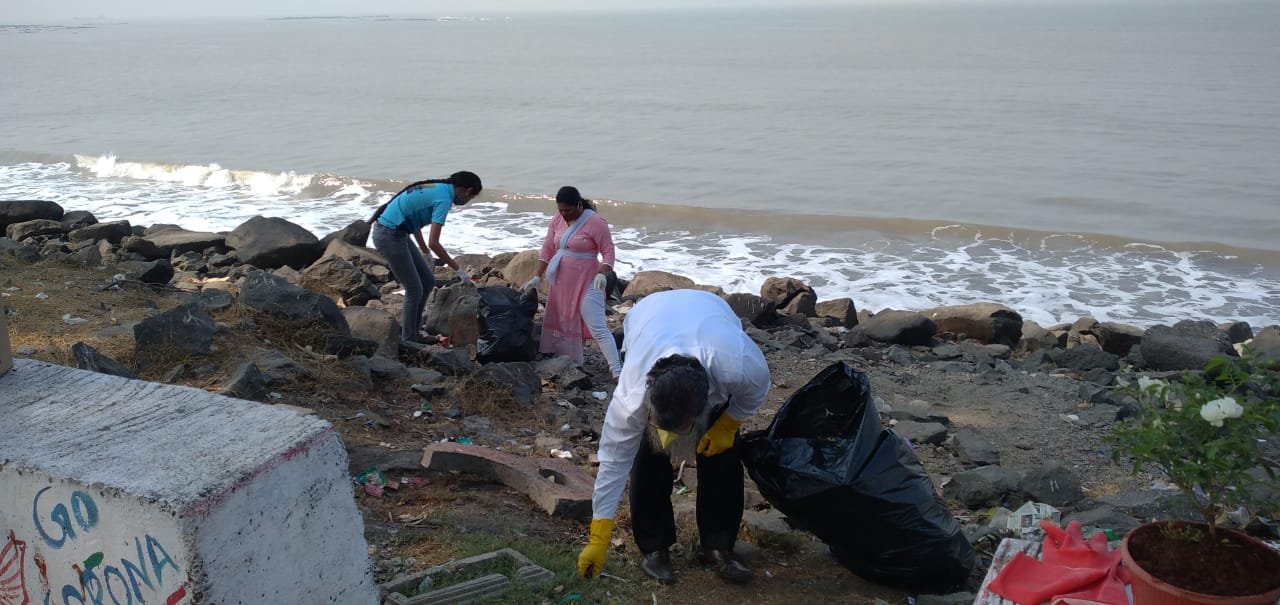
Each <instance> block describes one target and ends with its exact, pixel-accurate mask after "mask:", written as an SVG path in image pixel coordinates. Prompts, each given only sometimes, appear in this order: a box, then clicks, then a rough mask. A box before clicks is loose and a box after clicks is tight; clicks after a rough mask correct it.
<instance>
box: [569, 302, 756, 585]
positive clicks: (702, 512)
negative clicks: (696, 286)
mask: <svg viewBox="0 0 1280 605" xmlns="http://www.w3.org/2000/svg"><path fill="white" fill-rule="evenodd" d="M623 331H624V334H625V336H624V340H623V345H622V350H623V351H624V352H625V353H626V357H625V359H624V361H623V366H622V376H621V377H620V378H619V379H618V388H617V389H616V390H614V392H613V399H612V400H611V401H610V402H609V409H608V412H606V414H605V420H604V428H603V430H602V431H601V434H600V449H599V459H600V469H599V471H598V473H597V475H596V484H595V493H594V494H593V496H592V509H593V512H592V521H591V536H590V539H589V541H588V543H587V546H586V548H584V549H583V551H582V553H581V554H580V555H579V556H578V572H579V573H580V574H582V575H583V576H586V577H591V576H595V575H599V574H600V572H601V571H603V568H604V561H605V555H606V554H607V552H608V548H609V538H610V537H611V536H612V535H613V518H614V515H615V513H616V512H617V508H618V502H619V500H621V499H622V490H623V488H624V487H626V484H627V476H628V474H630V476H631V521H632V533H633V534H634V536H635V540H636V545H637V546H638V547H639V548H640V552H641V554H642V555H643V558H642V559H641V563H640V568H641V570H643V571H644V573H645V574H646V575H648V576H649V577H651V578H654V579H656V580H658V581H659V582H662V583H668V584H669V583H671V582H674V581H675V580H676V576H675V571H674V569H673V568H672V565H671V557H670V555H669V552H668V549H669V548H670V547H671V545H672V544H675V541H676V527H675V515H674V513H673V512H672V508H671V484H672V481H673V480H674V472H673V468H672V459H673V458H674V459H683V460H687V461H696V464H697V469H698V492H697V498H698V500H697V519H698V534H699V539H700V544H699V548H698V558H699V559H700V560H701V562H702V563H703V564H705V565H708V566H710V567H712V568H713V569H714V570H715V571H716V573H717V574H719V575H720V576H721V577H722V578H725V579H727V580H730V581H732V582H737V583H742V582H746V581H748V580H750V579H751V576H752V571H751V570H750V569H749V568H747V567H746V566H745V565H743V564H742V563H741V562H739V561H738V560H737V559H736V558H734V556H733V546H734V543H735V542H736V541H737V536H738V527H739V526H740V525H741V524H742V507H743V495H742V490H743V472H742V462H741V460H740V458H739V457H738V453H737V450H736V449H735V448H734V447H733V446H734V442H735V440H736V437H737V433H738V427H739V426H741V425H742V422H743V421H744V420H746V419H747V418H748V417H750V416H751V415H752V414H754V413H755V412H756V410H757V409H758V408H759V407H760V404H761V403H763V402H764V399H765V396H766V395H767V394H768V392H769V386H770V380H769V366H768V365H767V364H766V363H765V360H764V355H763V354H762V353H761V352H760V348H759V347H757V346H756V344H755V343H754V342H752V340H751V338H750V337H748V336H747V335H746V333H744V332H743V331H742V322H741V320H740V319H738V317H737V315H735V314H734V312H733V310H732V309H730V308H729V305H728V304H727V303H725V302H724V301H723V300H721V299H720V297H718V296H716V295H714V294H711V293H709V292H703V291H700V290H671V291H667V292H658V293H655V294H650V295H649V296H647V297H645V298H644V299H643V300H641V301H640V302H639V303H637V304H636V306H635V307H634V308H633V309H632V310H631V312H630V313H628V314H627V318H626V320H625V322H624V324H623Z"/></svg>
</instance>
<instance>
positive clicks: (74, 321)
mask: <svg viewBox="0 0 1280 605" xmlns="http://www.w3.org/2000/svg"><path fill="white" fill-rule="evenodd" d="M62 321H64V322H66V323H67V325H69V326H78V325H80V324H82V323H88V321H89V320H87V319H85V318H83V317H75V316H73V315H71V314H70V313H63V314H62Z"/></svg>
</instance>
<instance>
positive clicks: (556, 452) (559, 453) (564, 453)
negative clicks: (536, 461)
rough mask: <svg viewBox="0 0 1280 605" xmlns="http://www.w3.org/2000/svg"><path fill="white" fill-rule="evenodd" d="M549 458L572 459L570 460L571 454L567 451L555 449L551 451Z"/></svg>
mask: <svg viewBox="0 0 1280 605" xmlns="http://www.w3.org/2000/svg"><path fill="white" fill-rule="evenodd" d="M551 457H553V458H564V459H572V458H573V452H570V451H568V450H555V449H553V450H551Z"/></svg>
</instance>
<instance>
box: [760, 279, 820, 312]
mask: <svg viewBox="0 0 1280 605" xmlns="http://www.w3.org/2000/svg"><path fill="white" fill-rule="evenodd" d="M806 292H807V293H809V294H813V288H811V287H809V284H806V283H804V282H803V281H801V280H799V279H796V278H794V277H770V278H768V279H765V280H764V284H762V285H761V286H760V297H761V298H764V299H766V300H771V301H773V304H775V305H777V307H778V308H780V309H782V308H786V306H787V305H788V304H790V303H791V301H792V299H794V298H795V297H796V296H799V295H800V294H801V293H806ZM813 303H814V304H816V303H817V297H814V299H813ZM810 315H812V313H810Z"/></svg>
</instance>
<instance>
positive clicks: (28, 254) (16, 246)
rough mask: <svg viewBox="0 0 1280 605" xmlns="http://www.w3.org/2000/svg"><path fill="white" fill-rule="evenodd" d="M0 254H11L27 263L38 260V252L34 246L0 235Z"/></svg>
mask: <svg viewBox="0 0 1280 605" xmlns="http://www.w3.org/2000/svg"><path fill="white" fill-rule="evenodd" d="M0 254H4V255H7V256H12V257H14V258H16V259H18V260H20V261H23V262H27V263H34V262H36V261H38V260H40V253H39V252H37V251H36V249H35V248H32V247H31V246H28V245H26V244H24V243H22V242H19V241H16V240H11V239H9V238H7V237H0Z"/></svg>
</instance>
